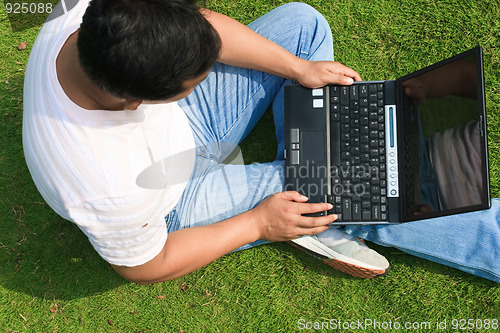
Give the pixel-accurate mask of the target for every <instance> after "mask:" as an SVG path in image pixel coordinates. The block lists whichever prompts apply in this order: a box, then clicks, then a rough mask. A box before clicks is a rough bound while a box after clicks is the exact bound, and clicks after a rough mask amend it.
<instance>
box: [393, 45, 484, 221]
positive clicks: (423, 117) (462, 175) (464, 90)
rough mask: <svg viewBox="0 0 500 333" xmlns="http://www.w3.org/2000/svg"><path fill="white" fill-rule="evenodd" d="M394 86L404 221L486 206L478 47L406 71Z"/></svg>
mask: <svg viewBox="0 0 500 333" xmlns="http://www.w3.org/2000/svg"><path fill="white" fill-rule="evenodd" d="M398 84H400V87H401V91H402V96H401V100H402V106H403V121H402V123H400V126H402V127H403V131H400V133H399V137H400V138H401V139H400V140H399V142H400V143H404V146H403V150H404V151H403V159H401V157H400V160H401V161H402V163H401V166H400V172H402V173H403V177H402V179H401V181H403V183H404V186H403V188H404V193H403V199H404V200H403V202H404V204H403V207H402V211H403V216H402V218H403V220H404V221H409V220H416V219H421V218H429V217H435V216H442V215H448V214H451V213H459V212H465V211H469V210H472V209H478V208H481V207H483V208H488V207H489V190H488V166H487V151H486V126H485V113H484V89H483V73H482V59H481V50H480V49H479V48H476V49H473V50H470V51H468V52H465V53H463V54H461V55H458V56H456V57H454V58H452V59H449V60H447V61H444V62H440V63H438V64H436V65H433V66H430V67H428V68H426V69H423V70H421V71H418V72H416V73H413V74H410V75H408V76H406V77H404V78H402V79H400V80H398ZM401 132H402V133H403V134H401Z"/></svg>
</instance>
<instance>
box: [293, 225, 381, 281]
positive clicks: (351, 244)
mask: <svg viewBox="0 0 500 333" xmlns="http://www.w3.org/2000/svg"><path fill="white" fill-rule="evenodd" d="M331 229H332V228H330V229H329V230H331ZM333 230H335V229H333ZM335 232H337V233H342V238H341V239H338V237H337V239H334V240H331V239H329V238H325V237H321V240H320V238H318V236H304V237H301V238H297V239H294V240H292V241H291V242H290V243H291V245H293V246H295V247H296V248H298V249H300V250H303V251H304V252H307V253H309V254H310V255H312V256H314V257H316V258H318V259H320V260H322V261H323V262H324V263H325V264H327V265H330V266H332V267H333V268H335V269H337V270H339V271H342V272H344V273H347V274H350V275H352V276H355V277H360V278H373V277H377V276H382V275H385V274H387V273H388V272H389V270H390V265H389V262H388V261H387V259H386V258H385V257H384V256H382V255H380V254H378V253H377V252H375V251H374V250H372V249H370V248H369V247H368V246H366V245H365V244H364V243H362V242H361V241H360V240H359V239H358V238H356V237H353V236H350V235H348V234H346V233H343V232H341V231H337V230H335ZM320 235H321V234H320Z"/></svg>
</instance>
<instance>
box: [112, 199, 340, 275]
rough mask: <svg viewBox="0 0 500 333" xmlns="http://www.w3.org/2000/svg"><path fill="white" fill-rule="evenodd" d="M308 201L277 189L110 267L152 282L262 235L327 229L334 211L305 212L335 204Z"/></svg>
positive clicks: (281, 236)
mask: <svg viewBox="0 0 500 333" xmlns="http://www.w3.org/2000/svg"><path fill="white" fill-rule="evenodd" d="M306 200H307V198H305V197H304V196H302V195H300V194H298V193H297V192H281V193H277V194H274V195H272V196H270V197H268V198H266V199H265V200H264V201H263V202H261V203H260V204H259V205H258V206H257V207H256V208H254V209H252V210H250V211H248V212H245V213H243V214H240V215H237V216H235V217H232V218H230V219H227V220H224V221H221V222H218V223H214V224H210V225H206V226H200V227H193V228H187V229H182V230H177V231H175V232H172V233H170V234H169V235H168V238H167V241H166V243H165V246H164V247H163V249H162V251H161V252H160V254H158V255H157V256H156V257H155V258H154V259H152V260H151V261H149V262H147V263H145V264H143V265H140V266H136V267H125V266H116V265H112V266H113V268H114V269H115V270H116V271H117V272H118V273H119V274H120V275H122V276H123V277H124V278H126V279H127V280H130V281H134V282H136V283H140V284H150V283H155V282H160V281H166V280H171V279H175V278H177V277H180V276H183V275H186V274H188V273H190V272H193V271H195V270H197V269H199V268H201V267H203V266H205V265H207V264H209V263H211V262H212V261H214V260H216V259H217V258H220V257H222V256H223V255H225V254H227V253H229V252H231V251H233V250H236V249H237V248H239V247H240V246H243V245H245V244H248V243H251V242H253V241H256V240H258V239H264V240H268V241H285V240H290V239H294V238H298V237H300V236H302V235H312V234H316V233H319V232H322V231H324V230H326V229H327V228H328V226H327V224H329V223H331V222H333V221H334V220H335V219H336V216H335V215H328V216H324V217H314V218H313V217H306V216H302V214H306V213H312V212H319V211H324V210H328V209H330V208H331V205H329V204H326V203H317V204H313V203H305V201H306Z"/></svg>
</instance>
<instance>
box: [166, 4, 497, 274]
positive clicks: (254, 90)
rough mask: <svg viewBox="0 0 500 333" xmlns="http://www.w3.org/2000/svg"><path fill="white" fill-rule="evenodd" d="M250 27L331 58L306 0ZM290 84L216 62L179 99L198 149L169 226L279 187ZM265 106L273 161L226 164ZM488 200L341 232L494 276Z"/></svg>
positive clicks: (251, 202)
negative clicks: (469, 209)
mask: <svg viewBox="0 0 500 333" xmlns="http://www.w3.org/2000/svg"><path fill="white" fill-rule="evenodd" d="M249 27H250V28H251V29H253V30H254V31H256V32H257V33H259V34H261V35H263V36H265V37H266V38H268V39H270V40H272V41H274V42H275V43H277V44H279V45H281V46H282V47H284V48H285V49H287V50H288V51H290V52H291V53H293V54H295V55H296V56H299V57H301V58H304V59H308V60H333V43H332V35H331V30H330V27H329V26H328V23H327V22H326V20H325V19H324V18H323V16H321V15H320V14H319V13H318V12H317V11H315V10H314V9H312V8H311V7H309V6H307V5H305V4H300V3H289V4H286V5H283V6H281V7H278V8H277V9H275V10H273V11H271V12H269V13H268V14H266V15H264V16H263V17H261V18H259V19H257V20H256V21H254V22H252V23H251V24H250V25H249ZM263 56H265V55H264V54H263ZM288 83H289V82H287V81H286V80H284V79H282V78H279V77H276V76H273V75H270V74H267V73H263V72H259V71H255V70H250V69H244V68H237V67H232V66H228V65H224V64H220V63H217V64H216V65H215V66H214V67H213V68H212V70H211V72H210V74H209V75H208V77H207V78H206V79H205V80H204V81H203V82H202V83H201V84H200V85H199V86H198V87H196V89H195V90H194V91H193V93H191V94H190V95H189V96H188V97H186V98H185V99H183V100H181V101H180V102H179V104H180V106H181V107H182V108H183V110H184V111H185V113H186V114H187V116H188V118H189V122H190V125H191V128H192V131H193V135H194V138H195V143H196V146H197V152H196V154H197V155H196V162H195V168H194V171H193V175H192V177H191V179H190V181H189V183H188V186H187V188H186V190H185V191H184V193H183V195H182V197H181V199H180V201H179V203H178V204H177V206H176V207H175V209H174V210H173V211H172V212H171V213H170V214H169V215H168V216H167V217H166V220H167V228H168V230H169V232H172V231H175V230H178V229H182V228H188V227H194V226H200V225H207V224H211V223H215V222H218V221H221V220H224V219H228V218H230V217H232V216H235V215H238V214H240V213H243V212H245V211H248V210H250V209H252V208H254V207H255V206H256V205H258V204H259V203H260V202H261V201H262V200H263V199H264V198H265V197H267V196H269V195H271V194H273V193H276V192H280V191H282V190H283V187H284V161H283V150H284V129H283V126H284V124H283V123H284V106H283V87H284V86H285V85H286V84H288ZM271 105H272V109H273V115H274V121H275V126H276V140H277V143H278V152H277V159H276V160H275V161H274V162H270V163H263V164H257V163H254V164H250V165H242V164H227V163H226V162H227V158H228V156H229V155H230V154H231V153H232V152H233V151H234V149H235V148H237V146H238V144H239V143H240V142H241V141H242V140H243V139H244V138H245V137H246V135H247V134H248V133H249V132H250V131H251V130H252V128H253V127H254V126H255V124H256V123H257V122H258V121H259V119H260V118H261V116H262V115H263V113H264V112H265V111H266V110H267V109H268V107H269V106H271ZM492 206H493V208H492V209H490V210H487V211H481V212H476V213H470V214H462V215H455V216H450V217H446V218H438V219H433V220H424V221H417V222H411V223H406V224H404V225H390V226H349V227H347V228H346V232H348V233H350V234H353V235H356V236H358V237H361V238H365V239H367V240H369V241H372V242H374V243H377V244H381V245H384V246H391V247H396V248H398V249H401V250H403V251H405V252H407V253H411V254H413V255H416V256H419V257H422V258H426V259H429V260H432V261H436V262H439V263H442V264H445V265H448V266H452V267H455V268H458V269H461V270H463V271H466V272H469V273H472V274H475V275H478V276H482V277H485V278H488V279H491V280H494V281H497V282H500V265H499V263H500V254H499V253H500V252H499V251H500V244H499V240H500V224H499V221H500V201H499V200H493V202H492ZM262 243H265V242H264V241H257V242H254V243H252V244H248V245H246V246H244V247H242V248H240V249H244V248H249V247H251V246H255V245H258V244H262Z"/></svg>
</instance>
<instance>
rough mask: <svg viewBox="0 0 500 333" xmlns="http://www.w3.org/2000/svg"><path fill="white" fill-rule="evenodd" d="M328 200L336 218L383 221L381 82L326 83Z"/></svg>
mask: <svg viewBox="0 0 500 333" xmlns="http://www.w3.org/2000/svg"><path fill="white" fill-rule="evenodd" d="M329 89H330V99H331V105H330V110H331V112H330V120H331V131H330V133H331V165H332V184H331V186H332V193H331V195H329V196H328V198H327V201H328V202H330V203H332V204H333V206H334V207H333V209H332V210H331V211H330V212H329V213H334V214H337V215H338V216H339V219H338V221H344V222H348V221H383V220H387V180H386V179H387V178H386V148H385V109H384V99H383V84H378V83H377V84H356V85H351V86H331V87H329Z"/></svg>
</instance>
